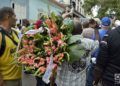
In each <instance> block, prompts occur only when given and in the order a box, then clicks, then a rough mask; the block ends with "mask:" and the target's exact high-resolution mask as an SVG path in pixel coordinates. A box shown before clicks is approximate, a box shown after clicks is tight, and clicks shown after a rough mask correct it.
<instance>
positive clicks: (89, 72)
mask: <svg viewBox="0 0 120 86" xmlns="http://www.w3.org/2000/svg"><path fill="white" fill-rule="evenodd" d="M94 67H95V65H94V64H93V63H91V64H90V65H89V67H88V69H87V76H86V86H93V79H94V77H93V70H94Z"/></svg>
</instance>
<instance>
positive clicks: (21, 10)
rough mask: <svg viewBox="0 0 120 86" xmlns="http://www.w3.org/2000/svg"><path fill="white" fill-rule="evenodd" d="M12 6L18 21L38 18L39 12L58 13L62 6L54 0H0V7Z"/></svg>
mask: <svg viewBox="0 0 120 86" xmlns="http://www.w3.org/2000/svg"><path fill="white" fill-rule="evenodd" d="M4 6H8V7H12V8H13V9H14V11H15V13H16V16H17V19H18V21H21V20H22V19H25V18H27V19H29V20H30V21H35V20H37V19H39V16H40V14H41V13H46V14H48V13H50V12H52V11H53V12H55V13H59V12H62V11H63V10H64V8H63V7H62V6H61V5H60V4H59V3H57V2H55V1H54V0H0V8H1V7H4Z"/></svg>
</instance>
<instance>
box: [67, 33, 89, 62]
mask: <svg viewBox="0 0 120 86" xmlns="http://www.w3.org/2000/svg"><path fill="white" fill-rule="evenodd" d="M82 38H83V37H81V36H80V35H73V36H71V37H70V38H69V40H68V53H69V55H70V61H69V62H70V63H73V62H75V61H78V60H80V59H81V58H86V57H87V55H88V53H89V51H88V50H86V48H85V46H84V45H85V44H84V43H83V42H82V41H81V39H82Z"/></svg>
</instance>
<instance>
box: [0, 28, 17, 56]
mask: <svg viewBox="0 0 120 86" xmlns="http://www.w3.org/2000/svg"><path fill="white" fill-rule="evenodd" d="M12 31H13V32H14V33H15V34H16V36H17V37H18V34H17V32H16V31H15V30H13V29H12ZM0 33H1V36H2V40H1V45H0V46H1V48H0V57H1V56H2V55H3V53H4V51H5V48H6V40H5V35H6V36H8V37H9V38H10V39H11V40H12V41H13V43H14V44H15V45H16V46H17V45H18V43H17V42H16V41H15V40H14V39H13V38H11V37H10V35H9V34H8V33H6V32H5V31H4V29H3V28H2V27H0Z"/></svg>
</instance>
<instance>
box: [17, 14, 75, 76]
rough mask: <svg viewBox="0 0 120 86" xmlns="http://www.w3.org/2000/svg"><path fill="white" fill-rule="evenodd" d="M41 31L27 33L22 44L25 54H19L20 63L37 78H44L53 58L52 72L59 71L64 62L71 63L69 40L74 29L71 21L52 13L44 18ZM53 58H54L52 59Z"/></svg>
mask: <svg viewBox="0 0 120 86" xmlns="http://www.w3.org/2000/svg"><path fill="white" fill-rule="evenodd" d="M41 21H42V23H41V25H40V26H41V27H40V28H39V29H35V30H30V31H27V32H26V33H25V34H24V35H23V37H22V39H21V44H22V48H21V49H20V50H23V52H18V53H17V54H18V59H17V60H18V63H20V64H23V65H24V67H25V71H29V72H31V73H32V74H34V75H35V76H43V75H44V74H45V72H46V70H47V67H48V65H49V64H50V60H51V58H52V60H53V64H52V68H51V69H52V70H55V71H56V69H57V67H58V66H59V65H61V64H62V62H64V61H65V60H66V61H69V59H70V58H69V54H68V52H67V47H68V44H67V40H68V38H69V37H70V35H71V31H72V29H73V21H72V20H71V19H65V20H63V19H62V18H61V16H56V15H55V14H54V13H51V15H50V17H46V16H43V17H42V19H41ZM20 50H19V51H20ZM51 56H52V57H51Z"/></svg>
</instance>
